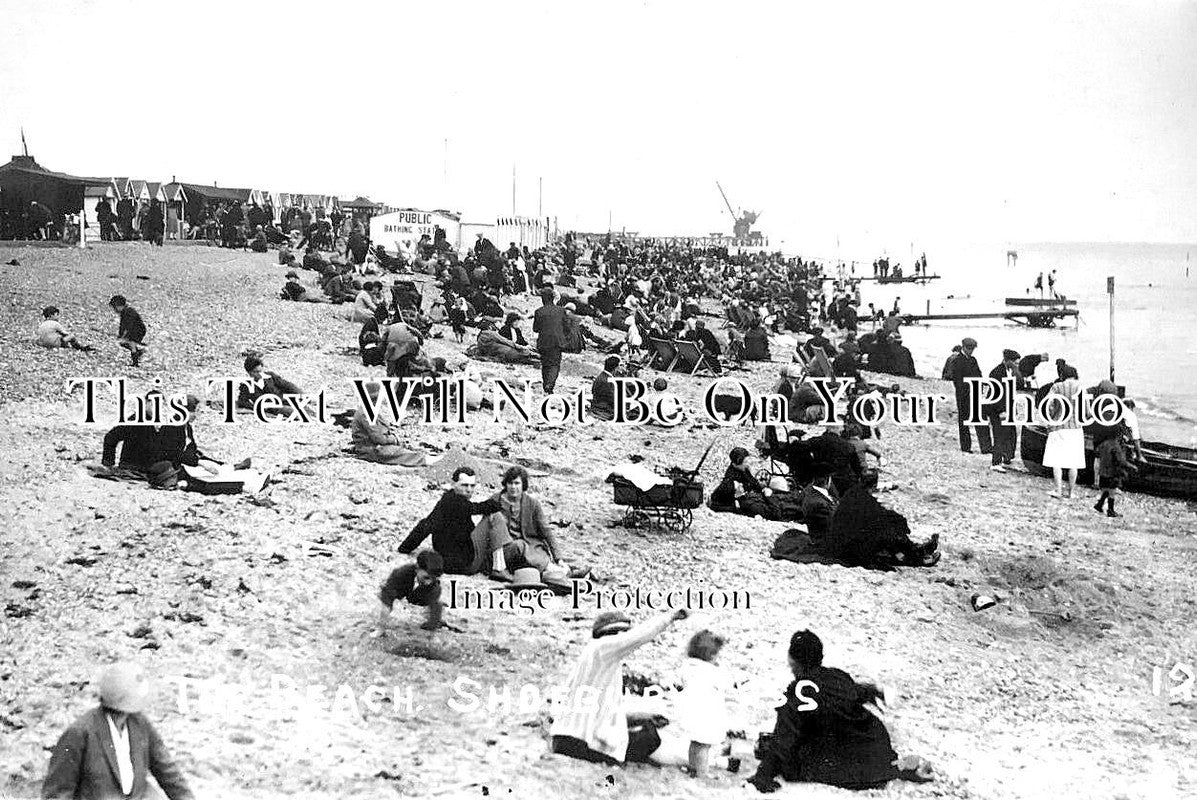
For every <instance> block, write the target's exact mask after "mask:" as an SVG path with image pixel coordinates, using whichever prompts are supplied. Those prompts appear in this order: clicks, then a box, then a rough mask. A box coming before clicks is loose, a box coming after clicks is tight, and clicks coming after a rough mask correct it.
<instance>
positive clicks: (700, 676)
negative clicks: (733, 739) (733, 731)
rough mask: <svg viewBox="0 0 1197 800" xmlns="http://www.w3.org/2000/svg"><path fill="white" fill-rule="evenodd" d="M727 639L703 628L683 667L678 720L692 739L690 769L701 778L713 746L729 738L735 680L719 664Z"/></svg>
mask: <svg viewBox="0 0 1197 800" xmlns="http://www.w3.org/2000/svg"><path fill="white" fill-rule="evenodd" d="M725 641H726V640H725V639H724V638H723V637H721V636H717V635H716V634H714V633H711V632H710V631H708V630H701V631H699V632H698V633H696V634H694V637H693V638H691V639H690V644H689V645H688V647H687V648H686V656H687V658H686V663H685V664H684V665H683V666H682V672H681V677H682V685H683V688H682V692H681V695H680V698H679V701H678V708H677V713H678V718H679V719H678V722H679V727H680V732H681V733H682V734H683V736H686V737H689V739H690V771H691V772H692V773H693V775H694V776H695V777H697V778H703V777H706V774H707V770H708V768H709V766H710V763H711V748H712V747H713V746H714V745H718V744H722V743H723V741H724V739H726V738H727V730H728V724H729V721H730V717H729V715H728V711H727V696H728V693H729V691H730V689H731V682H730V680H729V679H728V677H727V675H726V674H725V673H724V671H723V670H722V669H720V668H719V667H718V666H717V665H716V660H717V659H718V658H719V651H720V650H722V649H723V645H724V643H725Z"/></svg>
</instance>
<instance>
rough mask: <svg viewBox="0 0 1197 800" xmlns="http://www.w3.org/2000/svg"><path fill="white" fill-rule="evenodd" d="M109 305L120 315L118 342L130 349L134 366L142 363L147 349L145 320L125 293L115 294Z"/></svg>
mask: <svg viewBox="0 0 1197 800" xmlns="http://www.w3.org/2000/svg"><path fill="white" fill-rule="evenodd" d="M108 305H109V306H111V307H112V310H113V311H114V312H116V314H117V315H118V316H119V317H120V326H119V327H118V329H117V333H116V341H117V344H119V345H120V346H121V347H123V348H125V349H126V350H128V351H129V355H130V356H131V357H132V359H133V366H135V367H136V366H137V365H138V364H139V363H141V357H142V356H143V355H144V354H145V351H146V346H145V344H144V342H145V334H146V328H145V322H143V321H142V319H141V315H140V314H138V313H137V311H136V310H134V308H133V307H132V306H131V305H129V301H128V300H126V299H125V298H124V296H123V295H119V294H118V295H113V297H112V299H111V300H109V301H108Z"/></svg>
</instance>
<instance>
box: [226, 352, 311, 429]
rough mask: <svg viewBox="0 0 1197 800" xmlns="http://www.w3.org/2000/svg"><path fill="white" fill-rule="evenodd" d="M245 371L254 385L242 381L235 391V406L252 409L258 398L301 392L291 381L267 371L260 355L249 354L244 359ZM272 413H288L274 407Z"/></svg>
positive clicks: (281, 396)
mask: <svg viewBox="0 0 1197 800" xmlns="http://www.w3.org/2000/svg"><path fill="white" fill-rule="evenodd" d="M245 372H246V374H248V375H249V377H251V378H253V380H254V385H246V384H245V383H242V384H241V386H240V388H239V389H238V391H237V408H240V409H242V410H253V407H254V404H255V403H256V402H257V401H258V398H260V397H262V396H263V395H268V394H272V395H275V396H276V397H279V398H280V399H281V398H283V397H285V396H286V395H289V394H303V389H300V388H299V387H298V386H296V385H295V384H293V383H291V381H289V380H287V379H286V378H284V377H283V376H282V375H279V374H278V373H276V372H267V371H266V369H265V362H263V360H262V357H261V356H259V355H256V354H251V355H249V356H248V357H246V359H245ZM274 413H284V414H285V413H289V412H287V411H285V410H284V409H282V408H277V409H274Z"/></svg>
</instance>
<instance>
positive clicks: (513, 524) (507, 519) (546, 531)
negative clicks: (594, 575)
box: [479, 466, 564, 582]
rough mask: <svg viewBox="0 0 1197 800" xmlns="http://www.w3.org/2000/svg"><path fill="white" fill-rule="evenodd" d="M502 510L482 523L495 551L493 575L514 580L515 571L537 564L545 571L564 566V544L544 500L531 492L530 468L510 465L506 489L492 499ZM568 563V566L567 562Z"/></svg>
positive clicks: (492, 562)
mask: <svg viewBox="0 0 1197 800" xmlns="http://www.w3.org/2000/svg"><path fill="white" fill-rule="evenodd" d="M492 499H494V500H497V501H498V502H499V505H500V506H501V510H500V511H499V512H498V513H497V514H491V515H490V516H489V517H486V518H485V519H483V520H482V522H480V523H479V526H480V527H481V526H486V536H487V539H488V541H489V542H490V544H491V547H492V548H494V549H493V550H492V552H491V566H490V570H491V577H492V578H495V579H496V580H503V581H508V582H510V581H511V570H516V569H520V568H523V567H535V568H536V569H538V570H541V571H543V570H544V569H545V568H546V567H548V566H550V565H552V564H558V565H563V563H562V562H563V560H564V559H563V558H562V553H561V547H560V545H558V544H557V537H556V536H554V535H553V529H552V527H551V526H550V525H549V521H548V518H547V517H546V516H545V513H544V508H543V507H542V506H541V505H540V501H539V500H537V499H536V498H535V497H534V496H533V495H530V494H528V470H526V469H524V468H523V467H520V466H515V467H510V468H508V470H507V471H506V472H505V473H503V490H502V491H501V492H497V493H495V495H494V497H493V498H492ZM563 566H564V565H563Z"/></svg>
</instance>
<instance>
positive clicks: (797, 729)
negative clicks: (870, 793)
mask: <svg viewBox="0 0 1197 800" xmlns="http://www.w3.org/2000/svg"><path fill="white" fill-rule="evenodd" d="M788 659H789V664H790V670H791V672H792V673H793V675H794V681H793V682H792V683H790V685H789V686H788V687H787V688H786V693H785V704H784V705H782V706H780V707H778V709H777V721H776V723H775V724H774V727H773V733H772V736H770V738H769V739H768V741H767V743H766V744H765V745H764V752H762V753H761V754H760V764H759V765H758V767H757V770H756V774H754V775H753V776H752V777H751V778H749V779H748V782H749V783H751V784H752V785H753V786H755V787H756V789H757V790H758V791H760V792H762V793H765V794H768V793H772V792H775V791H777V790H778V789H780V788H781V784H780V783H778V781H777V780H776V779H777V778H779V777H780V778H782V779H783V780H786V781H801V782H804V783H824V784H829V785H831V786H838V787H841V788H844V789H879V788H882V787H884V786H885V785H886V784H887V783H889V782H890V781H892V780H899V779H901V780H909V781H916V782H920V783H926V782H928V781H931V780H934V773H933V771H932V769H931V766H930V764H928V763H927V762H925V761H923V760H922V759H919V758H914V757H907V758H903V759H899V758H898V754H897V753H896V752H895V751H894V748H893V744H892V742H891V740H890V734H889V731H888V730H887V729H886V727H885V723H884V722H883V721H882V719H881V717H882V714H883V708H884V705H885V695H884V693H883V692H882V691H881V690H880V689H878V688H877V687H876V686H874V685H872V684H867V683H857V682H856V681H855V680H853V679H852V677H851V676H850V675H848V673H846V672H844V671H843V670H840V669H834V668H829V667H825V666H823V642H822V640H820V639H819V637H818V636H816V635H815V634H814V633H811V632H810V631H805V630H803V631H797V632H796V633H794V635H793V636H792V637H790V647H789V654H788Z"/></svg>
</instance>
